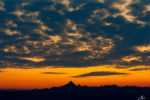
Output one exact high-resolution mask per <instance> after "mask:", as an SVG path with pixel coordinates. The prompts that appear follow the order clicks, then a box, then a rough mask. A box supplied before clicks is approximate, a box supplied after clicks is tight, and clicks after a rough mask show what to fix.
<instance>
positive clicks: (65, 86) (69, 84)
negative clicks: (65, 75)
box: [61, 81, 77, 88]
mask: <svg viewBox="0 0 150 100" xmlns="http://www.w3.org/2000/svg"><path fill="white" fill-rule="evenodd" d="M61 87H63V88H76V87H77V86H76V85H75V84H74V83H73V82H72V81H70V82H69V83H67V84H66V85H64V86H61Z"/></svg>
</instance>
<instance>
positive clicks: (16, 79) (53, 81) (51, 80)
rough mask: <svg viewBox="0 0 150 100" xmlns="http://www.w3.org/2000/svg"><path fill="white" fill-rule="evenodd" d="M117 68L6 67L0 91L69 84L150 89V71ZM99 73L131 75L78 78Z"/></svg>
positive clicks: (0, 79) (3, 70) (2, 75)
mask: <svg viewBox="0 0 150 100" xmlns="http://www.w3.org/2000/svg"><path fill="white" fill-rule="evenodd" d="M129 69H131V68H127V69H116V68H113V67H111V66H107V65H105V66H96V67H87V68H51V67H47V68H33V69H19V68H5V69H0V70H1V71H2V72H0V89H35V88H37V89H42V88H51V87H55V86H56V87H57V86H61V85H64V84H66V83H68V82H69V81H73V82H74V83H75V84H77V85H78V84H80V85H82V86H83V85H86V86H102V85H118V86H142V87H145V86H146V87H147V86H148V87H150V78H149V76H150V71H149V70H145V71H129ZM95 71H112V72H120V73H129V74H124V75H109V76H89V77H82V78H75V77H71V76H76V75H80V74H85V73H89V72H95ZM43 72H57V73H67V74H41V73H43Z"/></svg>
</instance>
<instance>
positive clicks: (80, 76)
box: [72, 71, 128, 78]
mask: <svg viewBox="0 0 150 100" xmlns="http://www.w3.org/2000/svg"><path fill="white" fill-rule="evenodd" d="M126 74H128V73H119V72H109V71H105V72H104V71H102V72H90V73H86V74H81V75H77V76H72V77H74V78H82V77H89V76H109V75H126Z"/></svg>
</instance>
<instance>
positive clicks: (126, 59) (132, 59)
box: [122, 56, 141, 62]
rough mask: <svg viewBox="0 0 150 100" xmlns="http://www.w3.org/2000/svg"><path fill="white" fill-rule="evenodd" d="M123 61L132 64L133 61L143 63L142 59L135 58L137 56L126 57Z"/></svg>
mask: <svg viewBox="0 0 150 100" xmlns="http://www.w3.org/2000/svg"><path fill="white" fill-rule="evenodd" d="M122 60H123V61H126V62H131V61H141V57H140V56H138V57H135V56H126V57H124V58H122Z"/></svg>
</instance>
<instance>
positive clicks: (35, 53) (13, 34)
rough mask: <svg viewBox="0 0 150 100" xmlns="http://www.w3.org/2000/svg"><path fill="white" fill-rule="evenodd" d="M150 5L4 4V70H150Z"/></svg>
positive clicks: (64, 0) (0, 42)
mask: <svg viewBox="0 0 150 100" xmlns="http://www.w3.org/2000/svg"><path fill="white" fill-rule="evenodd" d="M149 5H150V1H149V0H132V1H131V0H44V1H41V0H27V1H25V0H19V1H18V0H13V1H12V0H5V1H4V0H1V1H0V15H1V16H0V19H1V20H0V68H7V67H19V68H26V67H29V68H33V67H46V66H53V67H56V68H57V67H88V66H96V65H114V64H115V65H118V66H120V65H125V66H135V65H150V62H149V60H150V51H149V45H150V39H149V37H150V28H149V27H150V6H149Z"/></svg>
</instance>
